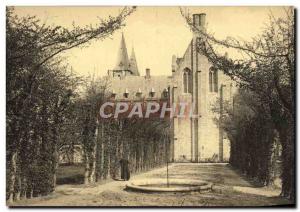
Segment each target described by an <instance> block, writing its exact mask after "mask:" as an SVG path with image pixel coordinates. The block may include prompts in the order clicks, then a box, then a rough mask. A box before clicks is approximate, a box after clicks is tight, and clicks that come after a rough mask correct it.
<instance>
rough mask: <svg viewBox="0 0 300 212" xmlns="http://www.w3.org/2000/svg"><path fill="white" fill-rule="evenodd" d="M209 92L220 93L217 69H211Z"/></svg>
mask: <svg viewBox="0 0 300 212" xmlns="http://www.w3.org/2000/svg"><path fill="white" fill-rule="evenodd" d="M208 81H209V91H210V92H215V93H218V89H219V86H218V70H217V69H215V68H210V69H209V80H208Z"/></svg>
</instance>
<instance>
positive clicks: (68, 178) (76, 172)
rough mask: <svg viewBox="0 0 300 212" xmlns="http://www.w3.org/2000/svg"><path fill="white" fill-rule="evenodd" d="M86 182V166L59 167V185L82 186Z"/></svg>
mask: <svg viewBox="0 0 300 212" xmlns="http://www.w3.org/2000/svg"><path fill="white" fill-rule="evenodd" d="M83 181H84V164H72V165H59V167H58V170H57V184H58V185H62V184H82V183H83Z"/></svg>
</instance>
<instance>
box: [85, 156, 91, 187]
mask: <svg viewBox="0 0 300 212" xmlns="http://www.w3.org/2000/svg"><path fill="white" fill-rule="evenodd" d="M89 174H90V160H89V156H88V153H87V152H85V171H84V184H85V185H87V184H89Z"/></svg>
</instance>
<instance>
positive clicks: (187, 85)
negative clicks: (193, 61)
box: [183, 68, 193, 93]
mask: <svg viewBox="0 0 300 212" xmlns="http://www.w3.org/2000/svg"><path fill="white" fill-rule="evenodd" d="M183 92H184V93H192V92H193V75H192V72H191V70H190V69H188V68H185V69H184V71H183Z"/></svg>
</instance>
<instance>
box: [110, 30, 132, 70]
mask: <svg viewBox="0 0 300 212" xmlns="http://www.w3.org/2000/svg"><path fill="white" fill-rule="evenodd" d="M114 70H121V71H125V70H129V59H128V53H127V48H126V43H125V38H124V34H123V32H122V39H121V46H120V49H119V52H118V59H117V64H116V67H115V69H114Z"/></svg>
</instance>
